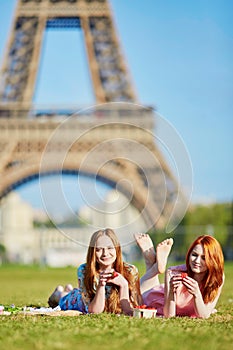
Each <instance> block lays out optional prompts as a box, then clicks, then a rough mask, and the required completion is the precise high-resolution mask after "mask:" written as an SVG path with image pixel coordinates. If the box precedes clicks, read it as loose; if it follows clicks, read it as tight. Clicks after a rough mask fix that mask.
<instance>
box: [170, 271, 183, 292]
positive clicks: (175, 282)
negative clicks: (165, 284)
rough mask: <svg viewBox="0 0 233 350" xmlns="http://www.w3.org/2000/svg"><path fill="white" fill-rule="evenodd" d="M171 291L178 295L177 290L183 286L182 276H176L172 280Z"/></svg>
mask: <svg viewBox="0 0 233 350" xmlns="http://www.w3.org/2000/svg"><path fill="white" fill-rule="evenodd" d="M169 284H170V291H172V292H173V293H176V290H177V288H178V287H179V286H180V285H181V284H182V277H181V274H180V275H175V276H173V277H171V279H170V282H169Z"/></svg>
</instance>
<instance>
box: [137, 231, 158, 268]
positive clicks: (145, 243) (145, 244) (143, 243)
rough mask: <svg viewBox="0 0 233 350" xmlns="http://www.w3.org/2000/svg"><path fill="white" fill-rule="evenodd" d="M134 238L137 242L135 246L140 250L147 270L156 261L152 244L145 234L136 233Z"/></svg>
mask: <svg viewBox="0 0 233 350" xmlns="http://www.w3.org/2000/svg"><path fill="white" fill-rule="evenodd" d="M134 238H135V240H136V242H137V245H138V246H139V247H140V248H141V251H142V254H143V258H144V260H145V264H146V270H149V269H150V268H151V267H152V266H153V265H154V263H155V261H156V256H155V249H154V245H153V242H152V240H151V238H150V236H149V235H148V234H147V233H136V234H135V235H134Z"/></svg>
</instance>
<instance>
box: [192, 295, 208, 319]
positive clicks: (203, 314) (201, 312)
mask: <svg viewBox="0 0 233 350" xmlns="http://www.w3.org/2000/svg"><path fill="white" fill-rule="evenodd" d="M193 298H194V305H195V311H196V314H197V316H198V317H200V318H208V317H209V316H210V314H211V312H212V311H213V308H212V307H211V305H209V304H205V303H204V301H203V298H202V295H201V292H200V291H198V292H197V294H196V295H194V296H193Z"/></svg>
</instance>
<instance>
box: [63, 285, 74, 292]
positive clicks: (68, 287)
mask: <svg viewBox="0 0 233 350" xmlns="http://www.w3.org/2000/svg"><path fill="white" fill-rule="evenodd" d="M73 289H74V288H73V286H72V284H70V283H69V284H67V285H66V286H65V289H64V292H67V293H69V292H71V291H72V290H73Z"/></svg>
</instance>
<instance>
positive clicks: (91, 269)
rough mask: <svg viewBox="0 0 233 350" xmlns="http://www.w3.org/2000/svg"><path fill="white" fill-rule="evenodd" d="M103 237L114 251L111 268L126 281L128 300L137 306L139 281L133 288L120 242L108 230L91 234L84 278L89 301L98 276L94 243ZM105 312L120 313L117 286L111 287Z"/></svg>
mask: <svg viewBox="0 0 233 350" xmlns="http://www.w3.org/2000/svg"><path fill="white" fill-rule="evenodd" d="M104 235H106V236H108V237H109V238H110V239H111V241H112V242H113V245H114V247H115V249H116V260H115V262H114V264H113V268H114V270H115V271H117V272H119V273H120V274H122V275H123V276H124V277H125V278H126V280H127V281H128V284H129V294H130V300H131V302H132V304H133V306H136V305H138V302H139V301H140V298H141V294H140V285H139V279H138V283H137V285H136V286H135V277H134V276H132V274H130V272H129V269H127V267H126V265H127V264H126V263H124V262H123V259H122V251H121V245H120V242H119V240H118V238H117V236H116V234H115V232H114V231H113V230H111V229H110V228H106V229H105V230H99V231H96V232H94V233H93V235H92V237H91V240H90V244H89V247H88V251H87V259H86V270H85V277H84V284H85V287H86V290H87V293H88V295H89V297H90V299H93V298H94V296H95V293H96V290H95V287H96V286H95V280H96V277H98V275H99V264H98V261H97V260H96V241H97V239H98V238H99V237H101V236H104ZM135 287H136V288H135ZM105 311H107V312H113V313H119V312H121V308H120V300H119V290H118V287H117V286H114V285H113V286H112V292H111V295H110V296H109V298H108V299H106V301H105Z"/></svg>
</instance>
